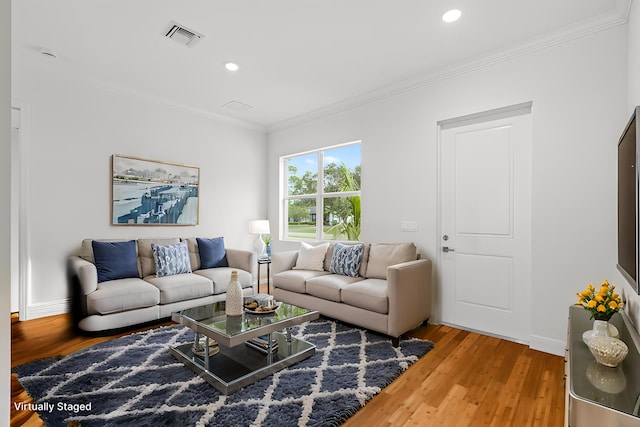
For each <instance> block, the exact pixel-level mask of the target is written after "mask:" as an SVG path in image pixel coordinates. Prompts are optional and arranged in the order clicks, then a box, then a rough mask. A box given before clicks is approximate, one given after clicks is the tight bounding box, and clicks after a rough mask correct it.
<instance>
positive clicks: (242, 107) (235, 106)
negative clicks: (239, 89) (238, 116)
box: [222, 101, 253, 113]
mask: <svg viewBox="0 0 640 427" xmlns="http://www.w3.org/2000/svg"><path fill="white" fill-rule="evenodd" d="M222 108H226V109H227V110H231V111H235V112H236V113H244V112H245V111H247V110H250V109H252V108H253V105H249V104H244V103H242V102H240V101H231V102H227V103H226V104H224V105H223V106H222Z"/></svg>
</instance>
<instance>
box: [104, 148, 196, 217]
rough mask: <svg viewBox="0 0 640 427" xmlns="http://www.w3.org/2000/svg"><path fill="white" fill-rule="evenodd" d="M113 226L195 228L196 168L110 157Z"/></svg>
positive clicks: (134, 158) (124, 157) (116, 155)
mask: <svg viewBox="0 0 640 427" xmlns="http://www.w3.org/2000/svg"><path fill="white" fill-rule="evenodd" d="M111 166H112V167H111V172H112V173H111V176H112V191H111V221H112V222H111V223H112V224H113V225H197V224H198V215H199V204H198V192H199V186H200V168H198V167H195V166H185V165H180V164H176V163H170V162H161V161H157V160H147V159H141V158H138V157H130V156H122V155H119V154H114V155H113V156H112V164H111Z"/></svg>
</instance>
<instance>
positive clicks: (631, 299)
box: [617, 0, 640, 329]
mask: <svg viewBox="0 0 640 427" xmlns="http://www.w3.org/2000/svg"><path fill="white" fill-rule="evenodd" d="M627 70H628V71H627V99H626V105H627V108H626V114H627V120H628V119H629V118H630V117H631V114H632V112H633V109H634V108H635V107H636V106H637V105H640V2H639V1H637V0H636V1H634V2H633V3H632V4H631V11H630V13H629V21H628V23H627ZM623 129H624V125H623V126H621V127H620V131H619V135H618V137H620V135H621V134H622V131H623ZM617 277H618V281H619V282H620V283H624V290H625V293H624V296H625V297H626V301H627V307H626V311H627V314H629V316H630V317H631V319H632V321H633V323H634V324H635V325H636V329H640V328H639V326H640V296H638V295H637V294H636V292H635V291H634V290H633V288H631V286H629V285H628V284H627V283H626V282H625V280H624V279H623V278H622V276H621V275H620V274H618V275H617Z"/></svg>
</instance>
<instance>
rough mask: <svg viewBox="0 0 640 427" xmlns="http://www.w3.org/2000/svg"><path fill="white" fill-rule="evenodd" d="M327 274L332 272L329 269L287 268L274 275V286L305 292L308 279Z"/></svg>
mask: <svg viewBox="0 0 640 427" xmlns="http://www.w3.org/2000/svg"><path fill="white" fill-rule="evenodd" d="M327 274H331V273H329V272H328V271H314V270H286V271H283V272H282V273H278V274H274V275H273V286H274V287H278V288H282V289H286V290H288V291H292V292H298V293H301V294H304V293H305V292H306V282H307V280H309V279H312V278H314V277H318V276H325V275H327Z"/></svg>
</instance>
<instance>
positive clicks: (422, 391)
mask: <svg viewBox="0 0 640 427" xmlns="http://www.w3.org/2000/svg"><path fill="white" fill-rule="evenodd" d="M165 324H171V322H167V323H165ZM142 329H149V327H147V328H142ZM131 332H132V331H129V332H126V333H123V334H119V335H117V336H120V335H124V334H129V333H131ZM410 335H412V336H415V337H418V338H422V339H428V340H431V341H433V342H434V343H435V348H434V349H433V350H432V351H430V352H429V353H428V354H427V355H426V356H425V357H423V358H421V359H420V360H419V361H418V362H416V363H415V364H414V365H412V366H411V367H410V368H409V369H408V370H407V372H405V373H404V374H403V375H401V376H400V377H399V378H398V379H397V380H396V381H394V382H393V383H392V384H391V385H389V386H388V387H386V388H385V389H384V390H382V392H381V393H380V394H378V395H377V396H375V397H374V398H373V399H372V400H371V401H370V402H369V403H367V405H366V406H365V407H364V408H363V409H362V410H360V411H359V412H358V413H356V414H355V415H354V416H353V417H351V418H350V419H349V420H347V422H346V423H345V424H344V426H354V427H355V426H361V425H367V426H420V425H433V426H447V427H448V426H471V425H472V426H474V427H475V426H516V425H517V426H545V427H547V426H562V425H563V421H564V360H563V358H562V357H559V356H553V355H550V354H546V353H542V352H538V351H535V350H531V349H529V348H528V347H527V346H524V345H521V344H516V343H513V342H509V341H505V340H501V339H498V338H493V337H488V336H484V335H479V334H476V333H472V332H467V331H462V330H459V329H455V328H451V327H448V326H432V325H429V326H426V327H420V328H418V329H416V330H414V331H412V332H411V334H410ZM114 337H115V336H110V337H95V338H94V337H92V338H89V337H84V336H81V335H79V334H77V333H76V332H75V331H74V329H73V327H72V323H71V317H70V316H69V315H59V316H52V317H47V318H42V319H36V320H30V321H27V322H15V323H12V325H11V364H12V366H17V365H21V364H23V363H26V362H29V361H32V360H36V359H40V358H43V357H51V356H57V355H67V354H70V353H72V352H74V351H77V350H80V349H82V348H85V347H88V346H90V345H93V344H96V343H98V342H101V341H105V340H108V339H111V338H114ZM28 399H30V397H29V396H28V395H27V394H26V392H25V391H24V389H23V388H22V386H20V384H19V383H18V381H17V380H16V379H15V378H14V377H13V376H12V392H11V400H12V402H16V401H28ZM22 425H26V426H42V425H44V424H43V423H42V421H41V420H40V418H39V417H38V416H37V414H33V413H29V412H17V411H15V408H14V405H13V403H12V405H11V426H22Z"/></svg>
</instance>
